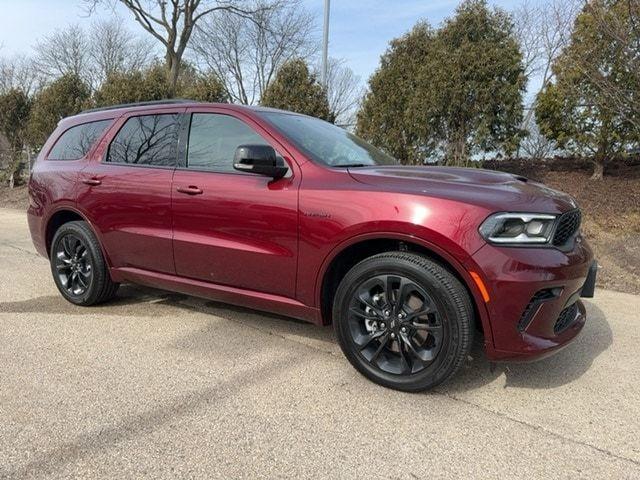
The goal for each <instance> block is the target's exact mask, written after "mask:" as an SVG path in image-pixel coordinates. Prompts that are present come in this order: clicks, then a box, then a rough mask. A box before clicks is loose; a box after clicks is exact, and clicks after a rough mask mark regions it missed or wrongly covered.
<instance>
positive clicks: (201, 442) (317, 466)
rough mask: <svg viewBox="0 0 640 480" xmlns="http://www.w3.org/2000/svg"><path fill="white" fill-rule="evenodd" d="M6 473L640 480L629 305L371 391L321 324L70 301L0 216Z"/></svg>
mask: <svg viewBox="0 0 640 480" xmlns="http://www.w3.org/2000/svg"><path fill="white" fill-rule="evenodd" d="M0 272H1V273H0V478H20V479H22V478H44V477H46V478H52V477H53V478H56V477H74V478H77V477H82V478H98V477H114V478H141V477H143V476H148V477H151V478H276V477H277V478H356V477H357V478H430V479H433V478H456V477H457V478H527V479H531V478H539V477H543V476H546V477H550V478H640V359H639V353H640V348H639V347H638V345H639V343H640V315H639V314H640V297H637V296H632V295H627V294H622V293H616V292H610V291H604V290H599V291H597V292H596V299H595V300H594V301H592V302H589V303H588V304H587V308H588V313H589V320H588V323H587V326H586V327H585V329H584V331H583V333H582V334H581V336H580V337H579V339H578V340H577V341H576V342H575V343H574V344H572V345H571V346H569V347H568V348H566V349H565V350H564V351H562V352H560V353H559V354H558V355H556V356H554V357H552V358H550V359H547V360H544V361H542V362H538V363H534V364H520V365H509V366H505V365H498V366H497V367H496V368H495V369H493V370H492V369H491V368H490V366H489V364H488V363H487V361H486V360H485V359H484V358H483V356H482V351H481V349H480V346H479V345H477V346H476V348H475V349H474V352H473V358H470V359H469V362H467V364H466V366H465V368H464V371H463V372H461V374H460V375H458V377H456V378H455V379H453V381H451V382H449V383H448V384H447V385H445V386H442V387H440V388H438V389H437V390H436V391H434V392H431V393H424V394H406V393H399V392H395V391H391V390H387V389H384V388H381V387H378V386H376V385H374V384H372V383H370V382H368V381H367V380H365V379H364V378H362V377H361V376H360V375H359V374H358V373H357V372H356V371H355V370H354V369H353V368H352V367H351V366H350V365H349V364H348V363H347V361H346V360H345V359H344V357H343V356H342V354H341V353H340V351H339V348H338V346H337V345H336V344H335V342H334V339H333V334H332V331H331V329H330V328H318V327H314V326H312V325H306V324H302V323H299V322H295V321H292V320H288V319H285V318H281V317H276V316H271V315H264V314H261V313H257V312H253V311H250V310H245V309H240V308H235V307H228V306H224V305H222V304H217V303H213V302H208V301H206V300H199V299H195V298H191V297H186V296H182V295H175V294H169V293H166V292H162V291H157V290H151V289H146V288H141V287H133V286H127V287H124V288H122V289H121V290H120V294H119V296H118V298H117V300H116V301H114V302H112V303H110V304H107V305H104V306H100V307H95V308H89V309H83V308H79V307H74V306H72V305H70V304H68V303H66V302H65V301H64V300H63V299H62V298H61V297H60V296H59V295H58V294H57V291H56V289H55V287H54V285H53V281H52V280H51V278H50V273H49V268H48V263H47V262H46V260H44V259H43V258H40V257H38V256H36V255H35V253H34V251H33V248H32V246H31V243H30V240H29V238H28V232H27V227H26V221H25V218H24V214H23V213H21V212H17V211H11V210H0Z"/></svg>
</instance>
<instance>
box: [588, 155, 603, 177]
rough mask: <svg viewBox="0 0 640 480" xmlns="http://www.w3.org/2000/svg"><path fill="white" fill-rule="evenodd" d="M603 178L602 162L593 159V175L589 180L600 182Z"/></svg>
mask: <svg viewBox="0 0 640 480" xmlns="http://www.w3.org/2000/svg"><path fill="white" fill-rule="evenodd" d="M603 176H604V162H603V161H602V160H601V159H600V160H598V159H595V160H594V161H593V175H591V178H590V179H589V180H602V177H603Z"/></svg>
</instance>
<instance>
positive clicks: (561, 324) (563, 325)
mask: <svg viewBox="0 0 640 480" xmlns="http://www.w3.org/2000/svg"><path fill="white" fill-rule="evenodd" d="M577 310H578V304H577V303H574V304H572V305H569V306H568V307H567V308H565V309H564V310H562V311H561V312H560V316H559V317H558V320H556V324H555V325H554V326H553V333H555V334H556V335H558V334H559V333H561V332H562V331H564V330H566V329H567V327H569V325H571V324H572V323H573V321H574V320H575V318H576V312H577Z"/></svg>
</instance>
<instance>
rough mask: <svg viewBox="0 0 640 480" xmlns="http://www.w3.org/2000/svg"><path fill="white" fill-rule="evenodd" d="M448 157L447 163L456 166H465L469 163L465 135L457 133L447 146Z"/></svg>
mask: <svg viewBox="0 0 640 480" xmlns="http://www.w3.org/2000/svg"><path fill="white" fill-rule="evenodd" d="M447 150H448V151H449V152H448V155H447V156H448V158H447V162H446V164H447V165H451V166H454V167H464V166H466V164H467V145H466V143H465V141H464V136H463V135H456V137H455V138H454V139H453V140H451V141H450V142H449V146H448V148H447Z"/></svg>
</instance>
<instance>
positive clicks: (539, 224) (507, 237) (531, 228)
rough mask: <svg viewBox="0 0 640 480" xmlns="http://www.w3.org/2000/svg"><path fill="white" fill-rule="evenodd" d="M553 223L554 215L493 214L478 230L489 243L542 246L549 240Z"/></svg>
mask: <svg viewBox="0 0 640 480" xmlns="http://www.w3.org/2000/svg"><path fill="white" fill-rule="evenodd" d="M555 222H556V216H555V215H548V214H544V213H495V214H493V215H491V216H490V217H489V218H487V219H486V220H485V221H484V222H482V225H480V229H479V230H480V234H481V235H482V236H483V237H484V239H485V240H487V241H488V242H491V243H500V244H517V245H523V244H542V243H548V242H549V241H550V240H551V236H552V235H553V230H554V226H555Z"/></svg>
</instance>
